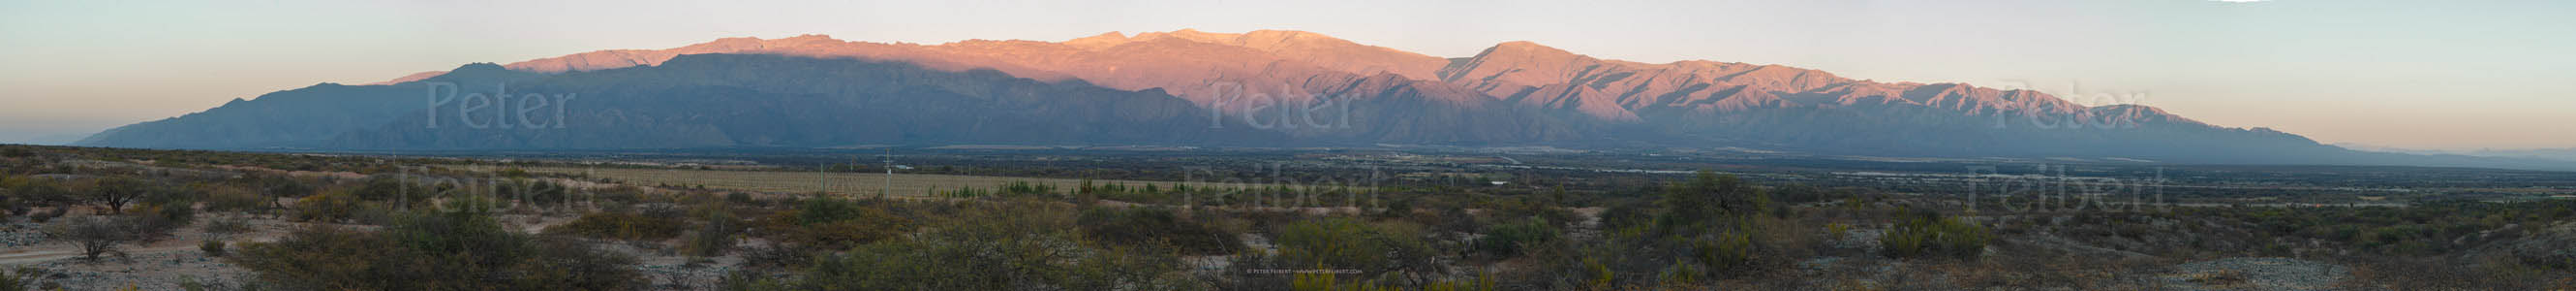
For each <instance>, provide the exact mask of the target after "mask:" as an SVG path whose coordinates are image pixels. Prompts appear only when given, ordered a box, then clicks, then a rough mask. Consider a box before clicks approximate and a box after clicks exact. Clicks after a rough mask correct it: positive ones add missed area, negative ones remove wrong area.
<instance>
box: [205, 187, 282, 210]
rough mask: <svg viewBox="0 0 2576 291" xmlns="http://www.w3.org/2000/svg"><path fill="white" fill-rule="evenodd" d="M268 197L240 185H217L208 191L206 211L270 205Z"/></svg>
mask: <svg viewBox="0 0 2576 291" xmlns="http://www.w3.org/2000/svg"><path fill="white" fill-rule="evenodd" d="M266 200H268V197H265V196H260V194H259V193H258V192H253V191H251V190H250V189H244V188H239V187H216V188H214V189H212V190H210V191H207V192H206V209H205V210H206V211H208V212H244V211H251V210H258V209H260V208H262V207H268V203H269V202H268V201H266Z"/></svg>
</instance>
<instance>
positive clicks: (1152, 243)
mask: <svg viewBox="0 0 2576 291" xmlns="http://www.w3.org/2000/svg"><path fill="white" fill-rule="evenodd" d="M1077 224H1080V225H1082V230H1083V232H1084V233H1086V234H1089V235H1090V237H1091V238H1093V239H1098V240H1101V241H1103V242H1107V243H1111V244H1117V245H1123V246H1130V247H1168V248H1172V249H1174V250H1178V251H1180V253H1182V254H1191V255H1224V254H1232V253H1234V252H1236V251H1240V250H1242V249H1243V248H1244V246H1243V242H1242V241H1240V240H1237V239H1235V234H1234V233H1232V232H1227V231H1225V230H1222V229H1218V228H1216V227H1214V226H1210V225H1207V224H1204V223H1200V222H1197V221H1191V220H1186V219H1182V218H1180V217H1179V215H1177V214H1175V213H1173V212H1172V210H1171V209H1168V208H1159V207H1145V208H1131V209H1124V210H1121V209H1097V208H1095V209H1090V210H1085V211H1083V212H1082V216H1081V218H1080V219H1079V220H1078V222H1077Z"/></svg>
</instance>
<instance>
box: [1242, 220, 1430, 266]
mask: <svg viewBox="0 0 2576 291" xmlns="http://www.w3.org/2000/svg"><path fill="white" fill-rule="evenodd" d="M1416 228H1418V227H1414V226H1410V225H1403V224H1370V223H1367V222H1362V221H1358V220H1353V219H1349V218H1340V217H1334V218H1324V219H1318V220H1311V221H1304V222H1298V223H1294V224H1289V225H1287V226H1285V227H1282V228H1281V229H1280V233H1279V236H1278V244H1279V257H1280V259H1282V260H1283V261H1285V262H1286V263H1288V264H1289V266H1320V267H1327V268H1349V269H1360V270H1364V271H1385V270H1394V269H1402V268H1405V267H1406V265H1405V264H1406V263H1408V262H1406V261H1407V260H1406V259H1405V258H1421V257H1427V256H1429V255H1430V254H1431V252H1432V248H1431V245H1430V244H1429V243H1426V242H1423V240H1422V238H1421V235H1419V234H1418V233H1419V230H1417V229H1416Z"/></svg>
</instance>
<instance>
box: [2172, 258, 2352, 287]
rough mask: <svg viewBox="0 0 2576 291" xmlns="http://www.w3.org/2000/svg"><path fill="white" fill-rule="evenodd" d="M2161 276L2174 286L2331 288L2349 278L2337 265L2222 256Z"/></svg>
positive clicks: (2344, 270)
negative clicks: (2221, 257)
mask: <svg viewBox="0 0 2576 291" xmlns="http://www.w3.org/2000/svg"><path fill="white" fill-rule="evenodd" d="M2174 271H2175V273H2173V274H2167V275H2165V276H2164V278H2163V279H2164V280H2165V283H2166V284H2168V285H2167V286H2171V287H2173V288H2175V289H2178V290H2335V289H2334V285H2335V283H2338V282H2343V281H2344V280H2345V279H2350V278H2352V269H2351V268H2346V267H2344V266H2341V265H2335V264H2327V263H2319V262H2313V261H2307V260H2299V259H2290V258H2226V259H2217V260H2209V261H2199V262H2191V263H2184V264H2181V265H2175V266H2174Z"/></svg>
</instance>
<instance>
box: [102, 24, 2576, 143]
mask: <svg viewBox="0 0 2576 291" xmlns="http://www.w3.org/2000/svg"><path fill="white" fill-rule="evenodd" d="M441 90H445V91H441ZM505 93H506V94H511V95H510V96H515V97H516V98H515V99H513V98H506V97H498V96H502V94H505ZM476 96H481V97H480V98H478V97H476ZM530 96H536V97H530ZM478 100H481V101H479V102H482V103H476V102H478ZM76 144H79V145H88V146H108V147H142V148H185V149H268V148H289V149H322V150H409V149H431V150H535V149H655V148H720V147H834V146H846V145H860V144H912V145H928V144H1032V145H1066V144H1092V145H1111V144H1122V145H1123V144H1143V145H1192V146H1248V147H1283V146H1355V147H1365V146H1372V145H1383V144H1423V145H1457V146H1522V145H1545V146H1558V147H1582V148H1721V147H1734V148H1749V149H1762V150H1767V151H1795V152H1805V153H1815V154H1830V155H1863V156H1910V157H2027V158H2057V157H2073V158H2098V159H2116V160H2143V161H2161V162H2177V163H2280V164H2406V165H2435V166H2484V167H2507V168H2555V167H2567V166H2566V165H2563V163H2547V162H2531V161H2522V160H2510V159H2496V158H2473V157H2459V156H2427V155H2405V154H2390V153H2370V152H2359V151H2352V150H2346V149H2343V148H2340V147H2334V146H2329V145H2323V144H2319V143H2317V142H2315V141H2313V140H2309V139H2307V138H2305V137H2301V136H2298V135H2295V134H2290V133H2284V132H2279V131H2274V130H2270V129H2265V128H2236V127H2225V126H2217V125H2211V124H2207V123H2203V122H2199V121H2194V120H2192V119H2189V118H2184V117H2182V116H2178V115H2174V114H2171V113H2168V112H2166V111H2164V110H2161V109H2157V108H2154V107H2150V106H2143V105H2135V104H2115V105H2102V106H2085V105H2080V104H2076V103H2073V102H2068V101H2066V100H2063V99H2060V98H2057V97H2055V96H2050V95H2049V94H2046V93H2041V92H2037V91H2029V90H2005V89H1996V88H1988V87H1978V86H1974V85H1969V84H1959V83H1938V84H1923V83H1910V82H1878V81H1872V80H1860V79H1851V78H1845V77H1841V76H1836V75H1834V74H1832V73H1829V72H1824V71H1818V70H1811V69H1803V68H1796V67H1788V66H1780V65H1758V64H1746V63H1733V62H1718V61H1697V60H1694V61H1679V62H1669V63H1642V62H1632V61H1622V60H1610V59H1600V58H1594V57H1590V56H1585V55H1582V54H1577V53H1573V52H1568V51H1564V50H1560V49H1556V48H1552V47H1548V46H1544V45H1540V44H1537V43H1532V42H1524V41H1514V42H1504V43H1500V44H1496V45H1494V46H1492V47H1490V48H1487V49H1485V50H1483V51H1482V52H1479V53H1477V54H1476V55H1474V56H1466V57H1446V58H1444V57H1437V56H1429V55H1424V54H1419V53H1413V52H1406V51H1402V50H1396V49H1391V48H1385V47H1379V46H1371V45H1366V44H1360V43H1355V42H1351V41H1348V40H1343V39H1339V38H1334V37H1330V36H1326V35H1322V34H1317V33H1311V32H1301V31H1285V30H1261V31H1252V32H1247V33H1211V32H1200V31H1195V30H1186V29H1185V30H1179V31H1171V32H1151V33H1140V34H1134V35H1128V34H1122V33H1115V32H1112V33H1105V34H1100V35H1096V36H1090V37H1083V38H1076V39H1071V40H1066V41H1061V42H1044V41H1027V40H998V41H997V40H968V41H960V42H953V43H945V44H936V45H924V44H911V43H876V42H856V41H844V40H838V39H833V38H830V37H828V36H821V35H804V36H796V37H789V38H780V39H760V38H747V37H746V38H724V39H717V40H714V41H710V42H706V43H699V44H693V45H688V46H683V47H678V48H669V49H658V50H603V51H594V52H586V53H578V54H571V55H565V56H560V57H553V58H544V59H535V60H526V61H520V62H514V63H507V64H489V63H478V64H470V65H466V66H463V67H459V68H456V69H453V70H448V71H432V72H423V73H418V74H412V75H409V76H404V77H401V78H397V79H393V80H389V81H385V82H380V83H374V84H366V85H354V86H353V85H340V84H330V83H325V84H320V85H315V86H311V87H306V88H300V89H293V90H286V91H279V92H275V93H269V94H265V95H262V96H259V97H257V98H254V99H249V100H242V99H236V100H234V101H233V102H230V103H227V104H224V105H222V106H219V107H216V108H212V109H208V110H206V111H203V112H198V113H192V114H188V115H185V116H179V117H174V118H169V119H164V120H158V121H151V122H144V123H138V124H133V125H128V126H123V127H118V128H114V129H110V130H107V131H104V132H100V133H98V134H96V135H93V136H90V137H89V138H86V139H83V140H81V141H79V142H77V143H76ZM2569 168H2576V167H2569Z"/></svg>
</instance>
